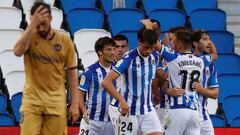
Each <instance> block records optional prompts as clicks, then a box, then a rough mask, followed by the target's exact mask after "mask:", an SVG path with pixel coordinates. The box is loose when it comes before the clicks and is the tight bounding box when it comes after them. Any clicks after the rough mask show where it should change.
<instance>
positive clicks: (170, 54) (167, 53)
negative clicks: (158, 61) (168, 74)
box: [160, 45, 177, 62]
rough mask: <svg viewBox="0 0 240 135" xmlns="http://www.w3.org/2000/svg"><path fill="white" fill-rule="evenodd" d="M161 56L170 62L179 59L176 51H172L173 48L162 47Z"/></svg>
mask: <svg viewBox="0 0 240 135" xmlns="http://www.w3.org/2000/svg"><path fill="white" fill-rule="evenodd" d="M160 54H161V55H162V57H163V58H164V59H165V60H166V61H167V62H170V61H172V60H174V59H176V58H177V53H176V51H174V50H172V49H171V48H168V47H166V46H164V45H163V46H162V49H161V51H160Z"/></svg>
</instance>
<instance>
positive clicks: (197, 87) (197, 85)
mask: <svg viewBox="0 0 240 135" xmlns="http://www.w3.org/2000/svg"><path fill="white" fill-rule="evenodd" d="M193 88H194V90H195V91H197V92H199V93H203V91H204V90H205V89H204V87H203V86H202V84H201V83H199V82H194V83H193Z"/></svg>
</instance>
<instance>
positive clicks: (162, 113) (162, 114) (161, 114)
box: [155, 106, 170, 132]
mask: <svg viewBox="0 0 240 135" xmlns="http://www.w3.org/2000/svg"><path fill="white" fill-rule="evenodd" d="M155 109H156V112H157V115H158V118H159V120H160V122H161V124H162V129H163V132H164V131H165V128H166V127H167V126H168V125H169V122H170V116H169V113H168V111H169V109H166V108H160V106H155Z"/></svg>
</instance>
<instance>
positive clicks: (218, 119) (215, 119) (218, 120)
mask: <svg viewBox="0 0 240 135" xmlns="http://www.w3.org/2000/svg"><path fill="white" fill-rule="evenodd" d="M210 118H211V120H212V124H213V127H226V121H225V119H224V118H223V117H222V116H219V115H217V114H211V115H210Z"/></svg>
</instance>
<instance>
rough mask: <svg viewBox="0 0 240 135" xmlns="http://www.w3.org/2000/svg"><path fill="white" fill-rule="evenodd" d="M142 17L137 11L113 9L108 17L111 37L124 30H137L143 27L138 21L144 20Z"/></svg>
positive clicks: (141, 13)
mask: <svg viewBox="0 0 240 135" xmlns="http://www.w3.org/2000/svg"><path fill="white" fill-rule="evenodd" d="M120 16H121V17H120ZM144 16H145V15H144V13H143V12H142V11H141V10H138V9H131V8H118V9H113V10H112V11H111V12H110V14H109V16H108V21H109V24H110V27H111V30H112V34H113V36H115V35H116V34H117V33H119V32H121V31H125V30H139V29H140V28H141V27H143V25H142V23H141V22H140V20H142V19H144Z"/></svg>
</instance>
